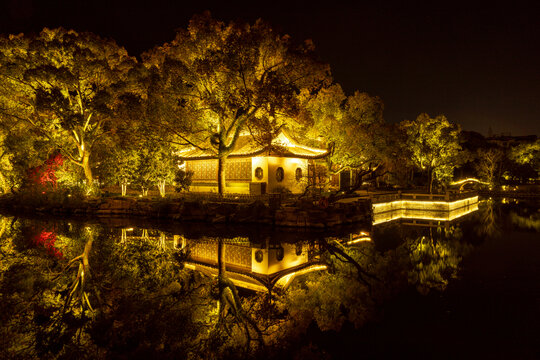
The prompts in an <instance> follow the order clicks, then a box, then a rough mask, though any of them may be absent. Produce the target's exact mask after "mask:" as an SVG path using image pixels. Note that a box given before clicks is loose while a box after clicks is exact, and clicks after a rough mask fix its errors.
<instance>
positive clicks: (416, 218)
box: [373, 196, 478, 225]
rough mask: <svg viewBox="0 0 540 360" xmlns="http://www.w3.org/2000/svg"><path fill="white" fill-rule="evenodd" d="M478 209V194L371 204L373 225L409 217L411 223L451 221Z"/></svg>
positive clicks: (427, 223) (422, 223)
mask: <svg viewBox="0 0 540 360" xmlns="http://www.w3.org/2000/svg"><path fill="white" fill-rule="evenodd" d="M476 210H478V196H473V197H470V198H466V199H460V200H455V201H426V200H404V199H401V200H395V201H390V202H385V203H378V204H373V225H377V224H381V223H384V222H388V221H393V220H399V219H409V220H412V221H411V224H413V225H414V224H418V225H424V224H426V225H429V222H432V221H452V220H455V219H457V218H460V217H462V216H464V215H467V214H469V213H472V212H474V211H476Z"/></svg>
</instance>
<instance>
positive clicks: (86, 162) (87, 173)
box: [82, 151, 94, 186]
mask: <svg viewBox="0 0 540 360" xmlns="http://www.w3.org/2000/svg"><path fill="white" fill-rule="evenodd" d="M82 167H83V169H84V177H85V178H86V184H87V185H88V186H92V182H93V180H94V178H93V177H92V168H90V153H89V152H88V151H85V152H84V153H83V158H82Z"/></svg>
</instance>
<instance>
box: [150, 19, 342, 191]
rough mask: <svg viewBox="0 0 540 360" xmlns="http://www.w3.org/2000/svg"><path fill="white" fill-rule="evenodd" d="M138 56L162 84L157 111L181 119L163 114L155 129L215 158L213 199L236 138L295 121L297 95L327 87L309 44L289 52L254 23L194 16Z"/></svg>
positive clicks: (285, 43)
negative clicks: (171, 36)
mask: <svg viewBox="0 0 540 360" xmlns="http://www.w3.org/2000/svg"><path fill="white" fill-rule="evenodd" d="M143 58H144V60H145V64H146V66H147V67H148V68H149V69H150V70H151V71H152V72H153V73H157V74H159V78H160V79H161V80H160V81H161V82H162V84H164V91H165V96H163V97H157V98H156V99H157V100H160V99H161V101H159V102H158V104H162V105H165V106H164V107H161V106H158V109H161V110H160V112H158V113H162V112H161V111H167V113H173V112H175V111H177V112H178V114H181V115H183V116H182V118H178V116H175V117H173V118H171V120H172V121H170V120H167V119H165V117H163V116H162V117H160V118H159V119H160V122H159V124H158V126H161V127H163V128H167V129H169V131H171V132H172V133H174V134H175V135H176V137H177V138H178V139H179V142H181V143H182V144H188V145H191V146H195V147H199V148H204V149H205V150H210V151H212V152H213V153H214V154H215V155H216V156H217V158H218V173H217V180H218V191H219V193H220V194H222V193H223V190H224V185H225V175H224V165H225V162H226V159H227V157H228V155H229V154H230V153H231V152H232V151H233V150H234V149H235V146H236V142H237V140H238V138H239V136H240V135H241V134H242V133H244V132H246V131H248V129H249V130H250V131H251V132H254V133H257V134H265V133H268V129H269V128H271V129H278V128H279V127H281V126H283V125H284V124H286V123H288V122H291V121H294V120H296V115H297V114H298V107H299V105H300V97H301V96H304V97H306V96H311V94H315V93H316V92H317V91H318V89H320V88H321V87H323V86H325V85H328V84H329V83H330V81H331V79H330V76H329V68H328V66H327V65H324V64H321V63H319V62H317V61H315V60H314V54H313V45H312V43H311V42H309V41H306V42H305V43H304V44H303V45H302V46H293V44H292V43H291V41H290V39H289V37H288V36H278V35H277V34H276V33H275V32H274V31H273V30H272V29H271V28H270V27H269V26H268V25H267V24H265V23H264V22H262V21H261V20H258V21H256V22H255V23H254V24H253V25H248V24H239V23H233V22H232V23H229V24H225V23H223V22H220V21H217V20H214V19H213V18H212V17H211V16H210V14H209V13H205V14H203V15H199V16H194V17H193V18H192V19H191V21H190V23H189V26H188V29H187V30H179V31H178V33H177V35H176V38H175V39H174V40H173V41H172V42H170V43H167V44H165V45H163V46H161V47H158V48H156V49H154V50H152V51H151V52H149V53H147V54H145V55H144V56H143ZM189 120H192V121H189ZM261 129H262V130H261ZM201 140H202V141H201Z"/></svg>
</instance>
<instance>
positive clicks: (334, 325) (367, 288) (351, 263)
mask: <svg viewBox="0 0 540 360" xmlns="http://www.w3.org/2000/svg"><path fill="white" fill-rule="evenodd" d="M319 248H320V249H321V250H323V251H322V252H321V253H320V256H321V260H322V261H324V262H326V263H327V265H328V272H320V271H318V272H312V273H308V274H306V275H305V276H304V277H302V278H300V279H298V280H296V281H295V282H294V283H293V284H292V285H291V287H290V288H289V289H288V290H287V292H286V296H285V297H284V298H283V299H282V301H283V302H284V306H285V307H286V309H287V312H288V313H289V314H290V319H289V322H288V324H289V326H290V328H289V331H291V333H293V334H298V333H299V332H303V331H306V329H307V327H308V326H309V325H310V324H311V323H312V322H314V323H316V324H317V326H318V328H319V329H320V330H322V331H325V330H339V329H341V327H342V326H343V324H344V323H346V322H350V323H352V324H354V325H355V326H357V327H359V326H361V325H362V324H364V323H365V322H366V321H367V320H368V319H369V318H371V317H372V315H373V306H374V296H377V294H376V293H377V292H378V287H377V288H373V289H372V285H373V284H375V283H376V284H377V285H379V286H380V284H382V281H374V279H375V276H374V275H373V274H375V273H376V274H377V277H378V275H379V273H378V272H377V267H378V264H380V262H379V260H380V258H379V256H378V254H377V252H376V251H375V249H374V247H373V246H372V245H370V244H369V243H365V244H362V245H361V246H354V247H348V248H347V247H343V246H342V245H337V244H336V242H335V239H327V240H323V241H321V242H320V244H319ZM372 290H373V293H375V294H373V293H372Z"/></svg>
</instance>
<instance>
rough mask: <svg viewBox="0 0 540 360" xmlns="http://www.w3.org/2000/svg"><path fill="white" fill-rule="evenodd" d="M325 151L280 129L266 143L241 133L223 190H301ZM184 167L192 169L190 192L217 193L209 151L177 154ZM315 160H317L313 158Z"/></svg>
mask: <svg viewBox="0 0 540 360" xmlns="http://www.w3.org/2000/svg"><path fill="white" fill-rule="evenodd" d="M327 154H328V150H326V149H320V148H314V147H309V146H304V145H301V144H299V143H297V142H296V141H294V140H293V139H291V138H290V137H289V136H288V135H287V134H286V133H285V132H284V131H281V132H280V133H279V134H278V136H277V137H276V138H274V139H273V140H272V142H271V144H269V145H261V144H259V143H257V142H256V141H255V140H254V139H253V137H252V136H251V135H248V134H244V135H241V136H240V137H239V138H238V140H237V145H236V147H235V150H234V151H233V152H232V153H231V154H230V155H229V156H228V157H227V160H226V162H225V180H226V182H225V190H224V191H225V192H226V193H238V194H255V195H258V194H264V193H266V192H273V191H274V189H276V188H279V187H283V188H285V189H287V190H290V191H291V192H292V193H301V192H303V190H304V188H305V186H306V179H311V178H313V179H314V178H315V177H314V176H313V175H314V174H313V169H319V168H320V167H321V164H319V162H320V160H319V159H323V158H324V157H326V155H327ZM179 156H180V158H181V159H182V160H184V161H185V170H186V171H193V178H192V180H193V182H192V184H191V186H190V191H194V192H217V169H218V160H217V156H216V154H215V153H213V152H212V151H210V150H201V149H197V148H194V147H193V148H190V149H186V150H184V151H181V152H180V153H179ZM317 160H318V161H317Z"/></svg>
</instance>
